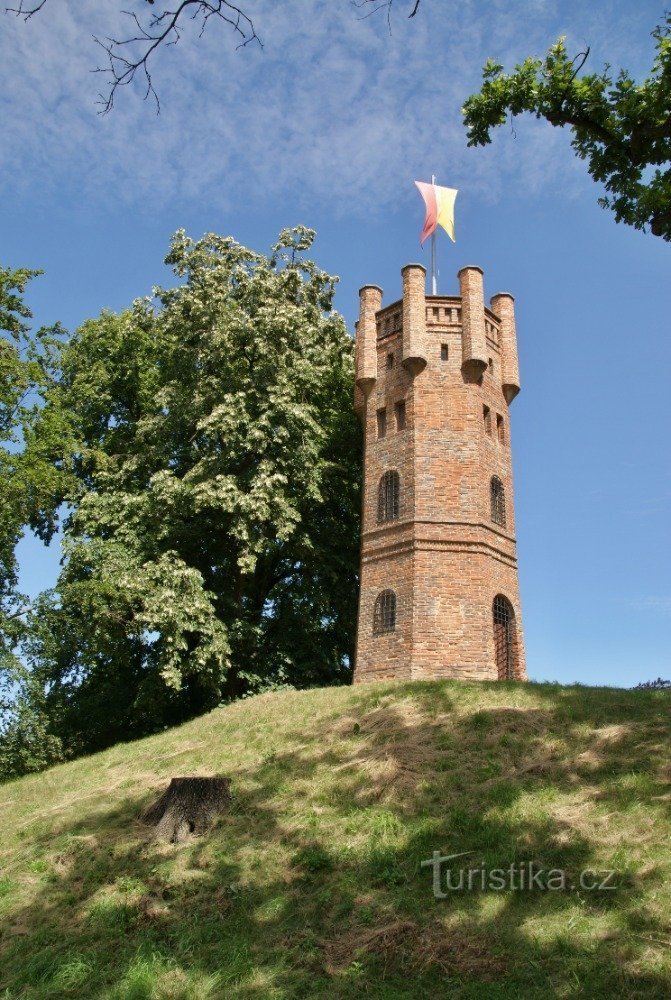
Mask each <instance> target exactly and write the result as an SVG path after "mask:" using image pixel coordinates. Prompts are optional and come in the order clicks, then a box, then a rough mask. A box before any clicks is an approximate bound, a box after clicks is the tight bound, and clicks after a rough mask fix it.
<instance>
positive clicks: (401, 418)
mask: <svg viewBox="0 0 671 1000" xmlns="http://www.w3.org/2000/svg"><path fill="white" fill-rule="evenodd" d="M395 409H396V430H397V431H402V430H403V429H404V427H405V400H404V399H402V400H401V401H400V402H399V403H397V404H396V407H395Z"/></svg>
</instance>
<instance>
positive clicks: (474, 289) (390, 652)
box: [355, 265, 526, 681]
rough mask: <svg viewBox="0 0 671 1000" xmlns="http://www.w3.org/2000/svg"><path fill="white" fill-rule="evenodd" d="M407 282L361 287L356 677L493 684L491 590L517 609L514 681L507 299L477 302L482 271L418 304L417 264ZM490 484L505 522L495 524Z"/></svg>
mask: <svg viewBox="0 0 671 1000" xmlns="http://www.w3.org/2000/svg"><path fill="white" fill-rule="evenodd" d="M402 276H403V299H402V300H401V301H399V302H395V303H393V304H392V305H390V306H386V307H384V308H382V293H381V291H380V289H378V288H377V287H376V286H366V287H365V288H364V289H362V290H361V315H360V319H359V323H358V324H357V345H356V346H357V384H356V387H355V407H356V409H357V412H358V413H359V414H360V415H361V418H362V421H363V424H364V431H365V449H364V490H363V509H362V551H361V592H360V600H359V619H358V629H357V652H356V664H355V681H362V680H369V679H381V678H384V679H387V678H391V677H395V678H429V677H464V678H479V679H496V677H497V676H498V671H497V661H496V652H495V641H494V628H493V619H492V605H493V602H494V598H495V597H496V595H497V594H502V595H503V596H504V597H506V598H507V599H508V601H509V602H510V604H511V605H512V608H513V611H514V615H515V634H516V643H515V645H516V648H517V655H516V661H517V662H516V665H515V676H516V677H518V678H519V679H525V678H526V672H525V667H524V644H523V640H522V625H521V612H520V601H519V589H518V582H517V561H516V553H515V523H514V508H513V480H512V464H511V455H510V423H509V416H508V401H509V400H510V399H512V397H513V396H514V395H515V393H516V392H517V391H518V390H519V374H518V369H517V348H516V340H515V322H514V306H513V299H512V297H511V296H509V295H507V294H504V293H502V294H501V295H499V296H496V297H495V298H494V299H493V300H492V304H493V305H496V306H498V307H499V311H500V313H502V314H503V315H499V313H497V312H496V311H495V310H494V309H493V308H492V309H488V308H486V307H485V305H484V298H483V287H482V272H481V271H480V269H479V268H473V267H470V268H462V270H461V271H460V272H459V280H460V291H461V296H459V297H450V296H428V297H427V296H425V293H424V287H425V273H424V268H423V267H421V265H408V266H407V267H405V268H404V269H403V271H402ZM399 403H403V404H404V417H405V424H404V426H403V425H401V426H398V424H397V417H398V416H399V411H398V404H399ZM383 414H384V415H386V420H385V419H382V417H383ZM401 416H403V414H401ZM382 432H383V433H382ZM392 469H393V470H396V471H397V472H398V474H399V477H400V503H399V517H398V519H397V520H393V521H386V522H384V523H382V524H380V523H378V488H379V483H380V479H381V478H382V476H383V474H384V473H385V472H386V471H388V470H392ZM493 476H496V477H497V478H498V479H499V480H500V481H501V483H502V484H503V488H504V494H505V509H506V523H505V526H501V525H499V524H496V523H494V522H493V521H492V516H491V496H490V483H491V479H492V477H493ZM385 589H391V590H393V591H394V593H395V594H396V624H395V628H394V629H393V631H388V632H385V633H384V634H381V635H375V634H374V629H373V616H374V607H375V601H376V598H377V596H378V594H380V592H381V591H383V590H385Z"/></svg>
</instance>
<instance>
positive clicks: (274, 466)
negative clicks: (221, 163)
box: [27, 227, 361, 752]
mask: <svg viewBox="0 0 671 1000" xmlns="http://www.w3.org/2000/svg"><path fill="white" fill-rule="evenodd" d="M313 236H314V234H313V233H312V231H310V230H307V229H305V228H303V227H299V228H297V229H294V230H285V231H283V232H282V233H281V235H280V239H279V241H278V243H277V245H276V246H275V247H274V248H273V251H272V253H271V255H270V256H269V257H266V256H264V255H261V254H258V253H255V252H253V251H251V250H248V249H247V248H245V247H243V246H240V245H239V244H238V243H236V242H235V241H234V240H233V239H231V238H228V237H227V238H222V237H219V236H215V235H208V236H206V237H204V238H203V239H201V240H199V241H198V242H193V241H192V240H190V239H189V238H188V237H187V236H186V235H185V234H184V233H183V232H178V233H177V234H176V235H175V237H174V238H173V241H172V247H171V250H170V253H169V254H168V257H167V258H166V260H167V262H168V263H170V264H171V265H172V267H173V269H174V271H175V273H176V275H177V277H178V278H179V279H180V282H181V283H180V284H178V285H177V286H176V287H174V288H171V289H168V290H163V289H156V290H155V296H154V297H152V298H147V299H142V300H139V301H136V302H135V303H133V306H132V307H131V308H130V309H129V310H127V311H126V312H123V313H121V314H119V315H115V314H112V313H103V314H102V315H101V316H100V317H98V318H97V319H94V320H91V321H89V322H87V323H85V324H84V325H83V326H82V327H81V328H80V329H79V330H78V331H77V332H76V333H75V334H74V335H73V337H72V338H71V340H70V342H69V343H68V344H67V345H66V346H65V347H64V349H63V352H62V357H61V361H60V365H61V375H60V379H59V381H58V383H57V384H55V385H54V386H53V387H52V388H51V390H50V392H49V394H48V401H47V405H46V407H45V408H44V410H43V413H42V417H43V419H44V421H45V422H46V424H47V426H49V425H50V422H53V421H56V422H58V421H59V420H66V419H67V421H68V430H67V434H68V435H69V436H70V440H71V442H72V444H71V453H70V459H69V469H70V472H71V473H72V475H73V477H74V478H75V480H76V487H75V488H74V489H72V490H71V493H70V495H69V502H70V504H71V507H72V512H71V514H70V516H69V517H68V519H67V521H66V525H65V531H64V552H65V563H64V567H63V571H62V573H61V575H60V578H59V581H58V585H57V587H56V589H55V591H54V592H52V593H47V594H44V595H43V596H42V598H41V599H40V601H39V602H38V606H37V608H36V610H35V613H34V614H33V616H32V619H31V626H32V635H31V639H30V643H29V646H28V652H27V655H28V658H29V662H30V664H31V667H32V673H31V676H32V677H33V678H36V679H37V680H38V682H39V688H40V690H42V691H45V692H46V706H47V711H48V712H49V714H50V717H51V718H53V719H54V720H57V724H56V725H57V733H58V735H60V736H61V737H62V738H63V740H64V742H65V744H66V746H67V747H68V750H69V751H70V752H79V751H81V750H85V749H91V748H93V747H98V746H104V745H107V744H109V743H112V742H114V741H116V740H119V739H124V738H129V737H130V736H134V735H139V734H140V733H143V732H148V731H151V730H153V729H156V728H158V727H161V726H164V725H169V724H172V723H175V722H178V721H180V720H182V719H184V718H186V717H188V716H189V715H193V714H195V713H198V712H202V711H204V710H206V709H208V708H211V707H212V706H214V705H216V704H218V703H219V702H220V701H221V700H222V699H224V700H225V699H231V698H236V697H240V696H242V695H244V694H246V693H247V692H250V691H256V690H261V689H263V688H264V687H265V686H267V685H272V684H281V683H291V684H293V685H296V686H305V685H310V684H316V683H321V684H324V683H339V682H340V683H342V682H344V681H347V680H349V678H350V676H351V673H350V668H349V663H350V662H351V658H352V653H353V637H354V627H355V620H356V591H357V586H356V572H357V560H358V530H359V504H360V487H359V470H360V461H361V452H360V449H361V444H360V431H359V428H358V426H357V422H356V420H355V418H354V416H353V414H352V408H351V391H352V380H353V345H352V340H351V338H350V336H349V335H348V333H347V330H346V328H345V324H344V321H343V319H342V317H341V316H339V315H338V314H337V313H335V312H334V311H333V310H332V297H333V291H334V287H335V281H336V279H334V278H332V277H330V276H329V275H327V274H325V273H324V272H323V271H321V270H319V269H318V268H317V267H316V265H315V264H314V263H312V262H310V261H307V260H304V259H303V253H304V251H306V250H308V249H309V247H310V246H311V244H312V240H313ZM54 415H55V416H54ZM38 436H39V427H38Z"/></svg>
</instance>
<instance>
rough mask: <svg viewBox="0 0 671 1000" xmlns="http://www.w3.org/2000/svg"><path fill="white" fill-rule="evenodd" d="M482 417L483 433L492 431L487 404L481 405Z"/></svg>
mask: <svg viewBox="0 0 671 1000" xmlns="http://www.w3.org/2000/svg"><path fill="white" fill-rule="evenodd" d="M482 419H483V422H484V425H485V434H491V433H492V415H491V413H490V412H489V407H488V406H483V407H482Z"/></svg>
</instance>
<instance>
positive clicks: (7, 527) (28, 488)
mask: <svg viewBox="0 0 671 1000" xmlns="http://www.w3.org/2000/svg"><path fill="white" fill-rule="evenodd" d="M39 273H40V272H39V271H32V270H29V269H27V268H19V269H17V270H9V269H7V268H2V267H0V512H1V514H2V516H1V517H0V776H2V775H6V774H9V773H23V772H24V771H26V770H34V769H36V768H39V767H43V766H45V764H47V763H50V762H52V761H53V760H54V759H56V758H57V757H58V756H59V754H60V747H59V744H58V741H57V740H55V739H51V738H49V739H46V738H45V739H43V738H42V735H41V734H43V733H45V732H46V721H45V717H44V714H43V706H42V705H41V698H40V696H39V695H36V692H34V691H33V692H32V695H31V696H29V695H28V692H29V690H30V689H31V688H32V679H31V678H30V675H29V673H28V672H27V671H26V668H25V665H24V663H23V661H22V659H21V657H20V656H19V651H20V648H21V644H22V643H23V642H25V640H26V637H27V631H26V629H27V616H28V615H29V609H28V607H27V599H26V597H25V596H24V595H23V594H21V593H20V592H19V589H18V567H17V561H16V546H17V543H18V542H19V540H20V538H21V537H22V535H23V531H24V527H25V525H30V526H31V527H32V528H33V530H34V531H35V532H36V533H37V534H38V535H39V536H40V537H41V538H42V539H43V540H44V541H48V540H49V539H50V538H51V536H52V534H53V532H54V530H55V527H56V511H57V508H58V504H59V500H60V497H61V495H62V493H63V489H64V479H63V477H64V473H63V472H62V470H61V469H60V468H59V465H58V462H57V461H54V459H55V458H56V452H55V451H54V447H53V445H54V441H55V436H56V438H57V437H59V435H58V434H57V433H56V432H55V428H54V425H53V422H52V421H50V420H45V421H44V422H43V428H42V434H41V441H40V443H39V444H38V443H37V441H36V437H35V431H34V425H35V420H36V417H37V414H38V413H39V409H40V393H42V392H44V391H46V389H47V387H48V385H49V384H50V381H51V380H52V377H53V371H52V364H51V362H52V360H53V351H52V350H51V347H50V345H51V344H52V343H53V331H49V332H47V331H42V332H41V333H40V334H39V335H38V336H37V337H32V336H31V335H30V328H29V324H28V322H27V320H29V319H30V317H31V314H30V310H29V309H28V307H27V306H26V304H25V302H24V301H23V296H24V293H25V289H26V285H27V283H28V281H29V280H30V279H31V278H33V277H35V275H37V274H39Z"/></svg>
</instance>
